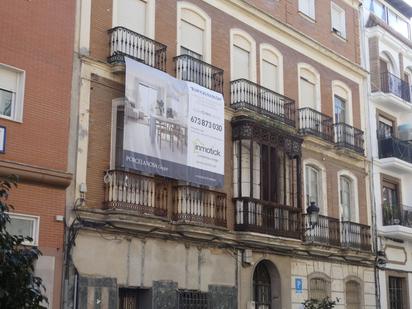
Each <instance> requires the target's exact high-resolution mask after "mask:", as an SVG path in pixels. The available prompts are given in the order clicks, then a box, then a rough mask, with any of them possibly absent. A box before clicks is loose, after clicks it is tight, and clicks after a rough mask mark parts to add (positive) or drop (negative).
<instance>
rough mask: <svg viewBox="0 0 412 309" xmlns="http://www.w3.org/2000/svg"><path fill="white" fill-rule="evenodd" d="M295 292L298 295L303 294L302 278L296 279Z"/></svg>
mask: <svg viewBox="0 0 412 309" xmlns="http://www.w3.org/2000/svg"><path fill="white" fill-rule="evenodd" d="M295 291H296V294H302V291H303V281H302V278H295Z"/></svg>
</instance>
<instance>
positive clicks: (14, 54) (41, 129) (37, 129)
mask: <svg viewBox="0 0 412 309" xmlns="http://www.w3.org/2000/svg"><path fill="white" fill-rule="evenodd" d="M74 18H75V4H74V3H73V2H72V1H54V0H50V1H13V0H4V1H1V3H0V20H1V21H0V28H1V36H0V46H1V47H0V133H1V136H0V144H1V145H0V148H1V153H0V174H1V176H3V177H5V176H9V175H11V174H14V175H17V176H19V181H18V187H17V188H16V189H13V190H11V193H10V196H9V203H10V204H12V205H13V206H14V209H13V210H12V213H11V214H10V218H11V223H10V225H9V229H10V232H12V233H16V234H19V235H25V236H30V237H31V238H33V241H32V242H30V243H27V244H26V245H27V246H38V247H39V249H40V250H41V251H42V253H43V255H42V256H40V258H39V260H38V261H37V263H36V265H35V270H36V273H37V274H38V275H39V276H40V277H42V279H43V283H44V284H45V287H46V296H47V297H48V300H49V305H48V307H49V308H59V307H60V300H61V289H62V277H63V274H62V268H63V252H64V222H63V221H64V214H65V206H66V193H65V189H66V187H67V186H69V184H70V182H71V179H72V174H71V173H69V172H68V140H69V134H68V132H69V118H70V103H71V79H72V58H73V55H72V50H73V47H72V46H73V41H74V24H75V21H74Z"/></svg>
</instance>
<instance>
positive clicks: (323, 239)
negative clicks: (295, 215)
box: [303, 214, 340, 246]
mask: <svg viewBox="0 0 412 309" xmlns="http://www.w3.org/2000/svg"><path fill="white" fill-rule="evenodd" d="M303 222H304V228H305V229H306V228H307V227H309V217H308V215H306V214H304V215H303ZM339 224H340V223H339V219H335V218H331V217H326V216H322V215H319V220H318V224H317V225H316V226H315V227H314V228H313V229H311V230H307V231H306V232H305V234H304V235H303V239H304V241H305V242H306V243H318V244H324V245H329V246H340V227H339Z"/></svg>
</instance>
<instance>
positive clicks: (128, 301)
mask: <svg viewBox="0 0 412 309" xmlns="http://www.w3.org/2000/svg"><path fill="white" fill-rule="evenodd" d="M137 301H138V294H137V291H136V290H135V289H123V288H122V289H119V309H138V307H137Z"/></svg>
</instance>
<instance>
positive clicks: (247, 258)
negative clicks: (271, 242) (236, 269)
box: [242, 249, 252, 265]
mask: <svg viewBox="0 0 412 309" xmlns="http://www.w3.org/2000/svg"><path fill="white" fill-rule="evenodd" d="M242 262H243V264H246V265H251V264H252V250H250V249H245V250H243V252H242Z"/></svg>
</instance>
